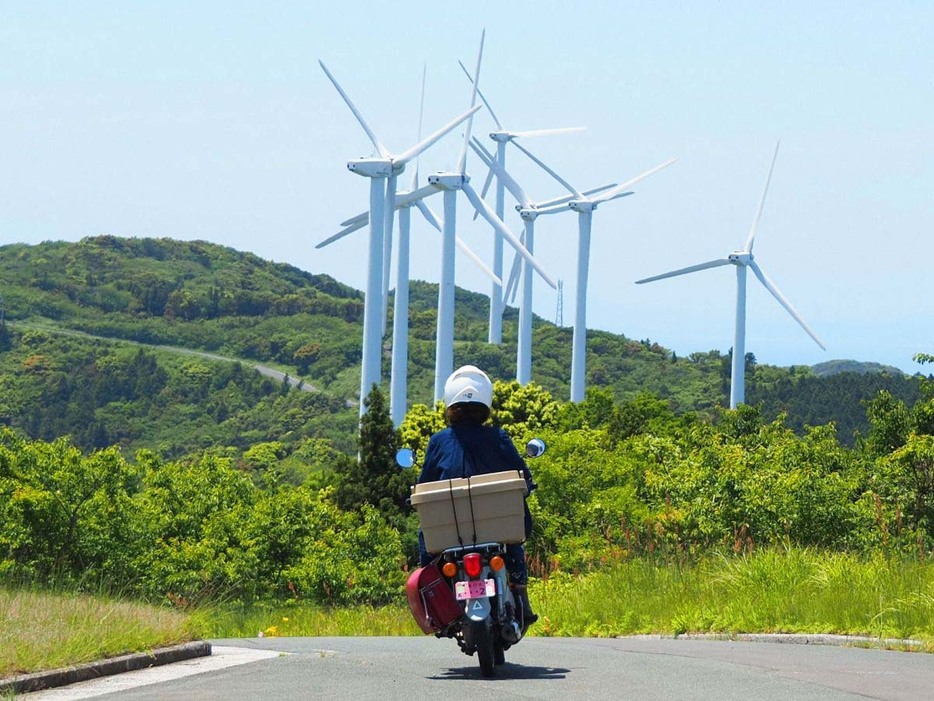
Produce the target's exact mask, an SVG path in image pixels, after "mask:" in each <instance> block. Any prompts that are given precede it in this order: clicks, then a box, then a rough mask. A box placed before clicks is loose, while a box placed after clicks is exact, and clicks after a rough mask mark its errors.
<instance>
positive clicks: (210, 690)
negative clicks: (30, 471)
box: [26, 637, 934, 701]
mask: <svg viewBox="0 0 934 701" xmlns="http://www.w3.org/2000/svg"><path fill="white" fill-rule="evenodd" d="M212 643H213V644H214V645H215V648H216V651H217V652H218V657H223V655H224V654H227V652H226V651H235V650H236V651H239V652H240V653H247V650H245V648H249V649H250V652H252V653H253V654H254V655H257V656H259V655H262V654H263V653H264V652H267V653H268V652H269V651H273V652H278V653H281V654H279V655H276V656H274V657H266V658H265V659H259V660H257V661H251V662H248V663H246V664H237V665H236V666H230V667H227V668H225V669H219V670H217V669H215V670H214V671H205V672H203V673H196V674H192V675H191V676H186V677H184V678H180V679H174V680H170V681H160V682H158V683H150V684H149V685H147V686H138V687H135V688H127V689H121V690H119V691H115V692H112V693H106V694H105V695H103V696H97V694H98V693H101V692H100V691H98V692H96V693H94V696H97V698H101V699H129V700H141V699H146V700H149V701H168V700H170V699H172V700H174V699H188V700H191V701H209V700H210V701H213V700H215V699H216V700H218V701H220V700H221V699H223V700H224V701H238V700H240V699H243V700H247V699H251V700H252V699H359V700H361V701H363V700H369V699H380V700H381V701H383V700H392V699H405V701H412V700H413V699H431V698H437V699H444V700H445V701H457V700H459V699H471V700H472V701H476V699H484V698H496V699H561V700H562V701H566V700H567V699H580V698H586V699H648V700H651V699H666V700H668V699H717V700H718V701H719V700H725V701H728V700H730V699H742V700H743V701H750V700H753V699H754V700H755V701H769V700H772V699H774V700H778V699H782V700H785V699H799V700H803V701H808V700H811V699H813V700H815V701H816V700H817V699H821V700H824V701H826V700H835V699H867V698H869V699H912V700H915V699H922V698H931V696H932V694H934V691H932V690H934V655H927V654H922V653H910V652H894V651H886V650H869V649H861V648H852V647H832V646H823V645H800V644H781V643H759V642H734V641H700V640H675V639H670V638H667V639H665V638H620V639H584V638H529V639H527V640H524V641H522V643H520V644H519V645H517V646H516V647H514V648H513V649H511V650H509V651H508V652H507V653H506V659H507V663H506V665H504V666H503V667H499V668H497V672H498V674H497V677H496V678H494V679H484V678H482V677H481V676H480V672H479V668H478V666H477V662H476V659H475V658H473V657H466V656H464V655H463V654H461V653H460V651H459V650H458V649H457V647H456V645H455V644H454V643H453V642H452V641H450V640H436V639H435V638H433V637H424V638H404V637H400V638H257V639H238V640H215V641H212ZM204 659H210V658H204ZM170 666H175V665H170ZM150 673H157V670H155V669H154V670H147V671H146V672H142V673H134V674H143V675H145V674H150ZM121 676H128V675H121ZM101 683H102V682H91V683H90V684H91V685H93V684H98V685H99V684H101ZM77 686H78V685H76V687H77ZM76 687H72V691H73V693H72V694H71V695H68V696H65V695H62V694H64V693H65V692H66V691H67V689H61V690H57V691H56V690H53V691H50V692H40V693H37V694H30V695H29V696H27V697H26V698H27V699H29V701H56V700H57V701H65V700H66V699H68V700H70V701H71V700H77V699H82V698H90V697H91V696H89V695H80V694H79V695H75V693H74V692H76V691H78V690H77V688H76ZM88 688H90V687H88ZM56 694H58V695H56Z"/></svg>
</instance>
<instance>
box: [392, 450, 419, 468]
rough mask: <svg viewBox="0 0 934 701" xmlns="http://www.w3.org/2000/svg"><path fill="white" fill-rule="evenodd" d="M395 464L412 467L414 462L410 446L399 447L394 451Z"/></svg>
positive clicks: (413, 454)
mask: <svg viewBox="0 0 934 701" xmlns="http://www.w3.org/2000/svg"><path fill="white" fill-rule="evenodd" d="M396 464H397V465H398V466H399V467H403V468H409V467H412V465H414V464H415V453H413V452H412V449H411V448H399V450H397V451H396Z"/></svg>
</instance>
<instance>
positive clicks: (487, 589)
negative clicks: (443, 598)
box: [454, 579, 496, 601]
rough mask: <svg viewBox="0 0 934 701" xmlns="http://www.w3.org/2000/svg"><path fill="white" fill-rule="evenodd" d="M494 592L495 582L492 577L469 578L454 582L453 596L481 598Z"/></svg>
mask: <svg viewBox="0 0 934 701" xmlns="http://www.w3.org/2000/svg"><path fill="white" fill-rule="evenodd" d="M494 594H496V582H495V581H493V580H492V579H471V580H470V581H467V582H454V598H456V599H457V600H458V601H464V600H465V599H483V598H486V597H490V596H493V595H494Z"/></svg>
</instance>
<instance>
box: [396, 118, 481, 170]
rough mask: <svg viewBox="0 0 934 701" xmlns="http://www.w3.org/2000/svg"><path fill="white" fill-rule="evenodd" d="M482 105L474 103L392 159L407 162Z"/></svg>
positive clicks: (397, 161)
mask: <svg viewBox="0 0 934 701" xmlns="http://www.w3.org/2000/svg"><path fill="white" fill-rule="evenodd" d="M482 107H483V106H482V105H474V106H473V107H471V108H470V109H469V110H467V111H466V112H464V114H462V115H460V116H459V117H457V118H456V119H454V120H452V121H450V122H448V123H447V124H445V125H444V126H443V127H441V128H440V129H439V130H438V131H436V132H435V133H434V134H432V135H431V136H429V137H427V138H426V139H424V140H422V141H421V142H419V143H417V144H416V145H415V146H413V147H412V148H410V149H409V150H408V151H403V152H402V153H401V154H399V155H398V156H395V157H394V158H393V159H392V160H393V161H394V162H396V163H408V162H409V161H411V160H412V159H413V158H415V157H416V156H417V155H418V154H420V153H421V152H422V151H424V150H425V149H426V148H428V147H429V146H431V145H432V144H433V143H435V142H436V141H437V140H438V139H440V138H441V137H442V136H444V135H445V134H447V133H448V132H450V131H452V130H453V129H454V127H456V126H457V125H458V124H460V123H461V122H463V121H465V120H467V119H470V118H471V117H472V116H473V115H474V114H475V113H476V112H477V111H478V110H480V109H482Z"/></svg>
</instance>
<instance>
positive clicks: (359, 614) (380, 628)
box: [205, 604, 422, 638]
mask: <svg viewBox="0 0 934 701" xmlns="http://www.w3.org/2000/svg"><path fill="white" fill-rule="evenodd" d="M207 619H208V620H207V621H206V628H205V632H206V635H207V636H208V637H211V638H242V637H247V638H250V637H257V636H262V637H273V636H284V635H286V636H315V637H317V636H323V637H329V636H345V635H421V634H422V633H421V630H419V628H418V626H416V625H415V620H414V619H413V618H412V614H411V613H409V610H408V608H406V607H405V606H402V605H400V606H380V607H372V606H357V607H353V608H325V607H322V606H318V605H314V604H284V605H268V604H258V605H255V606H249V607H230V606H226V607H217V608H214V609H213V610H212V611H211V612H210V614H209V615H208V616H207Z"/></svg>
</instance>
